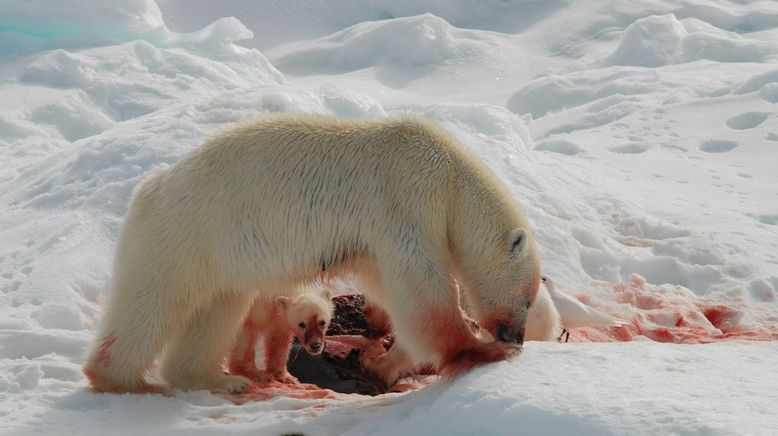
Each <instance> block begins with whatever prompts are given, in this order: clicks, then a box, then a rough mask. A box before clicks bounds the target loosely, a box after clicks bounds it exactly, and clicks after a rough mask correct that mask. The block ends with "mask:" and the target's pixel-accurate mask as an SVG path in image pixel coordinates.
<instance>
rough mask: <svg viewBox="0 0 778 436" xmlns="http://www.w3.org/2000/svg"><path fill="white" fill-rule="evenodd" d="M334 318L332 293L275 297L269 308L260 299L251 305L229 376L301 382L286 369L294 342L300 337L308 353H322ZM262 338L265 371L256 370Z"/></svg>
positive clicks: (230, 360) (234, 352)
mask: <svg viewBox="0 0 778 436" xmlns="http://www.w3.org/2000/svg"><path fill="white" fill-rule="evenodd" d="M268 307H269V308H270V310H268ZM331 318H332V295H331V293H330V291H329V290H325V291H323V292H321V293H318V292H304V293H301V294H300V295H297V296H295V297H293V298H290V297H286V296H283V295H282V296H279V297H276V298H275V300H274V301H273V303H272V305H270V306H268V305H267V304H264V302H263V301H262V298H261V297H260V298H258V299H257V300H256V301H255V302H254V304H252V306H251V310H250V312H249V314H248V316H247V317H246V321H245V322H244V323H243V328H242V329H241V332H240V334H239V335H238V339H237V341H236V343H235V346H234V347H233V349H232V351H231V352H230V355H229V365H228V366H229V370H230V374H234V375H241V376H244V377H248V378H249V379H251V380H253V381H258V382H267V381H270V380H275V381H279V382H282V383H298V381H297V378H295V377H294V376H293V375H291V374H289V372H288V371H287V369H286V362H287V359H288V357H289V349H290V348H291V345H292V342H293V341H294V339H295V338H297V340H299V341H300V344H301V345H302V347H303V348H304V349H305V351H307V352H308V353H309V354H311V355H313V356H315V355H318V354H320V353H321V352H322V351H323V350H324V344H325V335H326V332H327V328H328V327H329V325H330V319H331ZM259 336H261V337H262V340H263V353H264V359H265V369H264V370H263V369H259V368H257V366H256V363H255V355H256V344H257V340H258V339H259Z"/></svg>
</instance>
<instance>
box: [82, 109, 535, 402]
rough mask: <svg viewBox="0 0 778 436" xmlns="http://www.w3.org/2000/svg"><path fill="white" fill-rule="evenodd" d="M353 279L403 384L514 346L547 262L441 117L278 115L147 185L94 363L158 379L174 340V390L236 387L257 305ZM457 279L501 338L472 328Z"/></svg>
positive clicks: (129, 230)
mask: <svg viewBox="0 0 778 436" xmlns="http://www.w3.org/2000/svg"><path fill="white" fill-rule="evenodd" d="M343 275H353V277H354V279H355V280H356V281H357V282H358V283H359V284H360V286H359V287H360V288H361V289H364V292H365V293H366V294H368V295H369V296H370V298H371V301H373V302H374V303H376V304H378V305H379V306H381V307H382V308H383V309H384V310H385V311H386V312H387V313H388V314H389V318H390V322H391V324H392V327H393V331H394V334H395V345H394V346H393V347H392V349H391V350H390V351H389V352H388V353H386V355H383V356H381V358H380V359H377V361H376V365H375V367H373V368H371V369H372V370H373V371H375V372H376V373H377V374H378V375H379V376H381V377H382V378H383V379H384V380H385V381H387V382H388V383H392V382H393V381H394V380H396V378H397V377H398V374H399V373H400V372H401V371H402V370H403V369H404V368H407V367H409V366H410V365H414V364H418V363H420V362H425V363H430V364H432V365H434V366H436V367H437V368H438V369H439V371H440V372H441V373H443V374H445V375H448V376H451V377H453V376H454V375H456V374H458V373H459V372H461V371H463V370H466V369H469V368H471V367H473V366H475V365H480V364H484V363H489V362H494V361H499V360H503V359H506V358H509V357H511V356H514V355H516V354H518V353H519V351H520V350H521V345H520V344H521V343H522V341H523V339H524V325H525V322H526V318H527V311H528V308H529V307H530V305H531V303H532V301H533V300H534V299H535V295H536V294H537V292H538V288H539V286H540V263H539V257H538V253H537V248H536V245H535V241H534V239H533V236H532V232H531V231H530V228H529V224H528V222H527V219H526V218H525V216H524V214H523V212H522V210H521V208H520V207H519V205H518V203H517V202H516V201H515V199H514V198H513V197H512V196H511V195H510V193H509V192H508V190H507V189H506V187H505V186H504V185H503V183H502V182H501V181H500V180H499V179H498V178H497V177H496V176H495V175H494V173H492V171H490V170H489V168H488V167H487V166H486V165H485V164H484V163H482V162H481V161H480V160H479V159H478V158H477V157H476V156H475V155H473V154H472V153H471V152H469V151H468V150H467V149H466V148H465V147H464V146H462V145H461V144H460V143H459V142H458V141H457V140H456V139H454V138H453V137H452V136H451V135H450V134H449V133H447V132H445V131H444V130H443V129H442V128H440V127H439V126H437V125H435V124H434V123H432V122H431V121H428V120H425V119H423V118H420V117H416V116H412V115H405V116H398V117H389V118H384V119H377V120H350V119H341V118H335V117H329V116H319V115H305V114H298V115H292V114H278V115H274V116H267V117H264V118H261V119H258V120H254V121H251V122H244V123H241V124H238V125H236V126H233V127H231V128H227V129H226V130H223V131H221V132H219V133H217V134H215V135H214V136H212V137H210V138H209V139H208V140H206V141H205V143H204V144H202V145H201V146H200V147H198V148H196V149H195V150H193V151H192V152H191V153H189V154H188V155H187V156H185V157H184V158H183V159H181V160H180V161H179V162H177V163H175V164H173V165H171V166H170V167H169V168H167V169H165V170H162V171H159V172H157V173H155V174H153V175H151V176H150V177H148V178H147V179H146V180H144V181H143V182H142V183H141V184H140V185H139V186H138V188H137V189H136V191H135V193H134V194H133V198H132V200H131V202H130V205H129V209H128V211H127V214H126V216H125V220H124V224H123V226H122V230H121V233H120V236H119V241H118V244H117V249H116V256H115V259H114V272H113V278H112V283H111V294H110V297H109V299H108V303H107V305H106V310H105V313H104V314H103V316H102V318H101V320H100V322H99V324H98V328H97V340H96V341H95V342H94V344H93V345H92V347H91V348H90V350H89V351H88V353H87V356H86V359H85V360H86V361H85V364H84V372H85V374H86V375H87V376H88V378H89V380H90V382H91V385H92V387H93V388H94V389H95V390H97V391H112V392H148V391H155V390H158V389H160V387H158V386H153V385H150V384H149V383H148V382H147V381H146V380H145V377H144V373H145V371H146V370H147V369H148V368H149V367H150V366H151V365H152V364H153V362H154V359H155V358H156V357H157V356H158V355H159V353H160V352H161V351H162V350H163V348H167V353H166V356H167V357H166V358H163V359H162V360H161V362H160V368H161V373H162V374H168V375H170V374H175V378H174V379H173V380H167V381H168V383H169V384H170V385H171V386H173V387H175V388H179V389H211V390H215V391H216V390H226V391H231V392H240V391H242V390H243V389H245V388H246V387H247V386H248V385H249V383H250V381H249V380H248V379H247V378H245V377H242V376H237V375H230V374H225V373H224V372H223V367H222V364H223V361H224V358H225V357H226V355H227V354H228V352H229V350H230V347H231V346H232V344H233V342H234V338H235V337H236V336H237V333H238V331H239V329H240V327H241V324H242V322H243V320H244V319H245V315H246V313H247V311H248V309H249V307H250V305H251V303H252V301H253V300H254V299H255V298H257V296H258V295H259V296H260V297H262V298H265V299H268V300H272V299H274V298H275V297H277V296H282V295H285V296H290V295H293V292H294V291H292V290H293V289H295V288H297V287H298V286H300V285H303V284H305V283H309V282H313V281H315V280H317V279H320V278H321V277H322V276H325V277H336V276H343ZM455 281H458V282H459V283H461V284H462V285H463V286H464V287H465V288H466V289H468V301H469V303H470V313H469V315H471V316H472V317H473V318H475V319H476V320H477V321H478V323H479V324H480V326H481V327H482V328H484V329H486V330H487V331H488V332H489V333H490V334H491V335H492V336H493V337H494V338H496V341H494V342H485V341H481V340H479V339H478V338H477V337H476V336H475V335H474V334H473V333H472V331H471V330H470V328H469V326H468V325H467V324H466V322H465V319H464V318H463V316H462V312H461V310H460V307H459V295H458V290H457V288H456V286H455Z"/></svg>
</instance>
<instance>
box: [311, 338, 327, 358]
mask: <svg viewBox="0 0 778 436" xmlns="http://www.w3.org/2000/svg"><path fill="white" fill-rule="evenodd" d="M323 349H324V344H322V343H321V342H319V341H311V343H310V344H308V353H309V354H311V355H314V356H315V355H317V354H319V353H321V352H322V350H323Z"/></svg>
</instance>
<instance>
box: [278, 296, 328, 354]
mask: <svg viewBox="0 0 778 436" xmlns="http://www.w3.org/2000/svg"><path fill="white" fill-rule="evenodd" d="M282 298H286V297H279V299H282ZM287 300H288V299H287ZM331 316H332V303H331V302H330V294H329V292H328V291H325V292H324V293H323V294H322V295H314V294H302V295H300V296H298V297H296V298H295V299H293V300H291V301H290V302H288V304H287V307H286V320H287V324H288V325H289V329H290V330H291V331H292V333H294V335H295V337H297V339H298V340H299V341H300V344H301V345H302V346H303V348H305V351H307V352H308V354H311V355H314V356H315V355H318V354H320V353H321V352H322V351H323V350H324V343H325V334H326V332H327V328H328V327H329V324H330V318H331Z"/></svg>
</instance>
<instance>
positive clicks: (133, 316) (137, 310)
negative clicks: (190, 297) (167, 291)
mask: <svg viewBox="0 0 778 436" xmlns="http://www.w3.org/2000/svg"><path fill="white" fill-rule="evenodd" d="M169 303H170V301H167V300H166V299H164V298H160V299H157V300H156V301H153V302H149V301H148V300H145V299H142V298H137V296H136V295H135V294H132V293H130V292H117V291H114V296H113V297H112V298H111V300H109V302H108V307H107V308H106V312H105V314H104V315H103V318H102V319H101V320H100V325H99V328H98V332H99V333H98V336H97V338H98V339H97V340H96V341H95V342H94V343H93V344H92V346H91V348H90V349H89V351H88V352H87V355H86V359H85V362H84V374H85V375H86V376H87V378H89V382H90V384H91V386H92V388H93V389H94V390H95V391H97V392H114V393H122V392H135V393H164V392H165V391H166V390H165V388H164V387H162V386H158V385H153V384H150V383H148V382H147V381H146V379H145V374H146V371H147V370H148V369H149V367H150V366H151V364H152V363H154V359H155V358H156V357H157V355H159V353H160V351H162V349H163V347H164V346H165V343H166V342H167V340H168V339H169V338H170V337H171V336H173V335H175V334H177V333H178V332H179V331H180V330H181V328H182V327H183V325H184V324H185V323H186V321H187V319H188V317H189V316H190V314H191V313H192V312H193V311H194V306H193V305H192V306H191V307H190V306H182V305H181V304H180V303H179V304H177V305H176V306H175V307H173V306H171V304H169Z"/></svg>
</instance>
